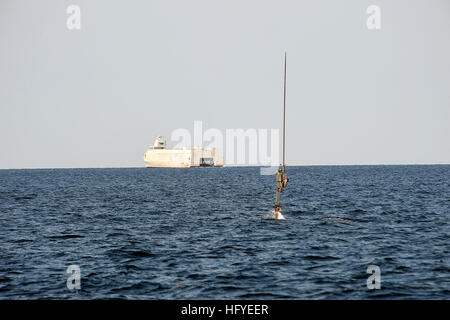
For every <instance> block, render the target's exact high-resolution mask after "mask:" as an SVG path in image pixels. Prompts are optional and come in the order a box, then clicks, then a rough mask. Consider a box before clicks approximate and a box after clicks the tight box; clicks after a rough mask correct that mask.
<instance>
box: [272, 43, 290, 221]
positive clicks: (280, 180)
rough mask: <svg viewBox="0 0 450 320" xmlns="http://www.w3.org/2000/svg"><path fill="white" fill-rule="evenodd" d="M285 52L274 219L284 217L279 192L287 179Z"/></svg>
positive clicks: (284, 186) (282, 189)
mask: <svg viewBox="0 0 450 320" xmlns="http://www.w3.org/2000/svg"><path fill="white" fill-rule="evenodd" d="M286 61H287V53H286V51H285V52H284V101H283V164H282V165H281V170H280V169H278V170H277V193H276V196H275V215H274V218H275V219H284V217H283V215H282V214H281V212H280V211H281V205H280V196H281V193H282V192H283V191H284V188H286V186H287V183H288V181H289V179H288V177H287V175H286V172H285V169H286V70H287V69H286V65H287V63H286Z"/></svg>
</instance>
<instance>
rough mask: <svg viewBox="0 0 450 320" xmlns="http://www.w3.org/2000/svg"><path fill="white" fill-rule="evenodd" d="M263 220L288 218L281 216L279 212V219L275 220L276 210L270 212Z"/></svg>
mask: <svg viewBox="0 0 450 320" xmlns="http://www.w3.org/2000/svg"><path fill="white" fill-rule="evenodd" d="M263 219H265V220H270V219H273V220H286V218H285V217H284V216H283V215H282V214H281V212H278V217H276V218H275V210H272V211H269V212H268V213H267V214H266V215H265V216H264V217H263Z"/></svg>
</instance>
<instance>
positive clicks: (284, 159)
mask: <svg viewBox="0 0 450 320" xmlns="http://www.w3.org/2000/svg"><path fill="white" fill-rule="evenodd" d="M286 65H287V52H286V51H285V52H284V99H283V172H284V170H285V168H286V71H287V68H286Z"/></svg>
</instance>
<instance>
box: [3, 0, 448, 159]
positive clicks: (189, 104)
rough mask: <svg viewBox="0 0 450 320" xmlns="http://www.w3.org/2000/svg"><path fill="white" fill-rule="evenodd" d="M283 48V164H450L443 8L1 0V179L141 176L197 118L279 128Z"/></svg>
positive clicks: (426, 3) (441, 2)
mask: <svg viewBox="0 0 450 320" xmlns="http://www.w3.org/2000/svg"><path fill="white" fill-rule="evenodd" d="M71 4H76V5H79V6H80V8H81V30H72V31H70V30H68V29H67V27H66V20H67V18H68V16H69V15H68V14H67V13H66V9H67V7H68V6H69V5H71ZM371 4H374V5H378V6H379V7H380V8H381V30H368V28H367V27H366V19H367V17H368V15H367V13H366V9H367V7H368V6H369V5H371ZM284 50H287V51H288V99H287V108H288V111H287V113H288V125H287V136H288V138H287V162H288V164H291V165H294V164H296V165H302V164H305V165H309V164H409V163H447V164H448V163H450V1H448V0H420V1H411V0H404V1H400V0H386V1H379V0H378V1H375V0H373V1H365V0H353V1H350V0H346V1H344V0H343V1H336V0H327V1H325V0H322V1H316V0H315V1H313V0H309V1H279V0H277V1H261V0H258V1H256V0H253V1H249V0H238V1H234V0H221V1H214V0H203V1H191V0H179V1H167V0H164V1H162V0H161V1H129V0H128V1H125V0H121V1H111V0H103V1H102V0H96V1H80V0H71V1H62V0H40V1H34V0H29V1H23V0H0V150H1V151H0V168H51V167H125V166H143V165H144V162H143V154H144V152H145V151H146V149H147V147H148V146H149V145H151V144H152V143H153V140H154V139H155V137H156V136H157V135H164V136H166V137H167V138H169V137H170V134H171V132H172V131H173V130H175V129H177V128H186V129H190V130H192V129H193V122H194V120H202V121H203V126H204V127H205V129H207V128H218V129H221V130H225V129H226V128H243V129H248V128H255V129H257V128H267V129H270V128H280V126H281V113H280V112H281V108H282V75H283V73H282V63H283V53H284ZM169 145H170V141H169Z"/></svg>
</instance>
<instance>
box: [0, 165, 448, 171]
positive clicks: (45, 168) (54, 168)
mask: <svg viewBox="0 0 450 320" xmlns="http://www.w3.org/2000/svg"><path fill="white" fill-rule="evenodd" d="M448 165H450V163H395V164H392V163H378V164H292V165H288V164H287V165H286V167H346V166H347V167H351V166H448ZM246 167H248V168H251V167H257V168H260V167H261V168H264V167H266V168H267V167H270V166H267V165H256V164H252V165H246V164H242V165H224V166H223V167H222V168H246ZM141 168H160V169H190V168H197V167H189V168H170V167H146V166H139V167H135V166H124V167H115V166H111V167H37V168H30V167H25V168H0V170H64V169H141ZM215 168H218V167H215ZM219 168H220V167H219Z"/></svg>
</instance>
